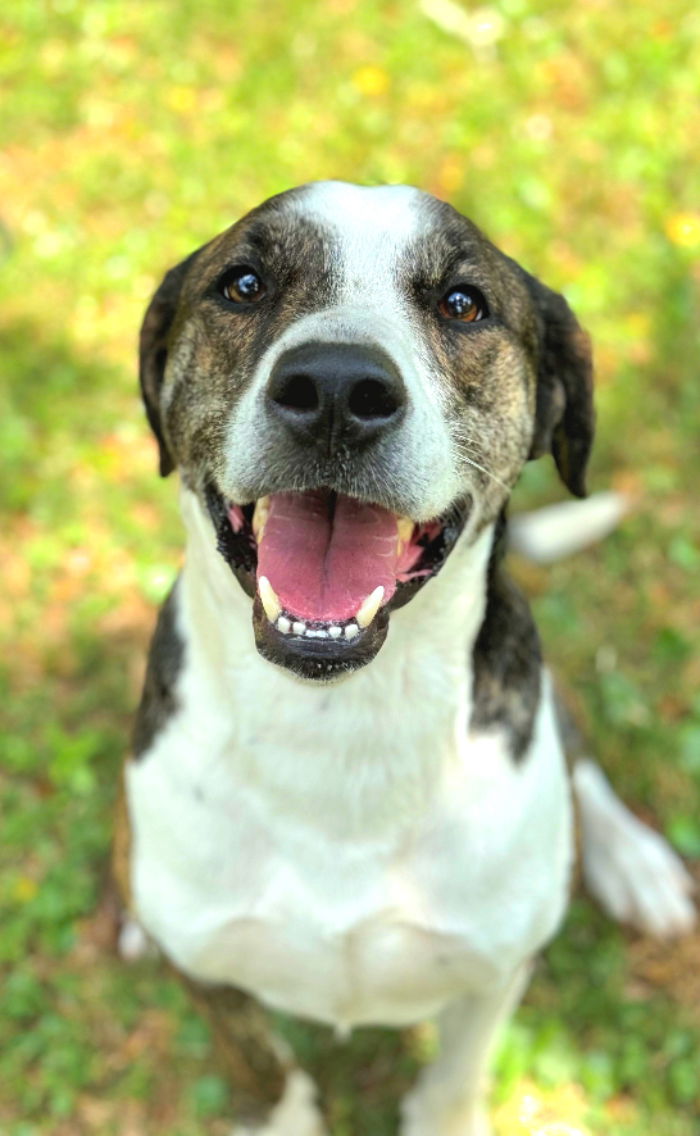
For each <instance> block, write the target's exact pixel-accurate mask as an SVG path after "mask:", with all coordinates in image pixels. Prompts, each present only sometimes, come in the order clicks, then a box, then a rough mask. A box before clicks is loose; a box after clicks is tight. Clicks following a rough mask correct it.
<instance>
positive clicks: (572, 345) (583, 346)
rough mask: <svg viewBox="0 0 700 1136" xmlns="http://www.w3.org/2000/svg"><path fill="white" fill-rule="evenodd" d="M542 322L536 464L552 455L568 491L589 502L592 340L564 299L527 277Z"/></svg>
mask: <svg viewBox="0 0 700 1136" xmlns="http://www.w3.org/2000/svg"><path fill="white" fill-rule="evenodd" d="M525 279H526V282H527V285H528V288H529V290H530V295H531V296H532V298H533V300H534V302H535V307H536V309H537V316H538V322H539V330H538V341H539V342H538V351H539V355H538V369H537V412H536V418H535V432H534V435H533V439H532V449H531V451H530V457H531V458H537V457H540V456H541V455H542V454H544V453H547V452H548V451H551V453H552V454H553V455H554V461H555V462H556V466H557V469H558V470H559V474H560V476H561V479H562V481H563V482H564V484H565V485H566V487H567V489H569V491H570V492H571V493H573V494H574V496H576V497H585V496H586V466H587V464H588V457H589V454H590V452H591V446H592V444H593V430H594V426H595V413H594V410H593V360H592V356H591V345H590V340H589V338H588V335H587V334H586V332H585V331H584V330H583V328H582V327H581V326H580V324H579V323H578V320H577V319H576V317H575V315H574V313H573V312H572V311H571V308H570V307H569V305H568V304H567V302H566V300H565V299H564V297H563V296H561V295H559V293H558V292H553V291H552V290H551V289H550V288H547V287H546V286H545V285H544V284H541V283H540V281H539V280H536V279H535V277H534V276H530V275H529V274H528V273H525Z"/></svg>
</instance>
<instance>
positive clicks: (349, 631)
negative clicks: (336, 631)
mask: <svg viewBox="0 0 700 1136" xmlns="http://www.w3.org/2000/svg"><path fill="white" fill-rule="evenodd" d="M359 634H360V629H359V627H358V626H357V624H356V623H347V624H346V625H345V638H346V639H354V638H355V636H356V635H359Z"/></svg>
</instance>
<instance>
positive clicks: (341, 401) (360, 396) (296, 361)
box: [267, 343, 406, 452]
mask: <svg viewBox="0 0 700 1136" xmlns="http://www.w3.org/2000/svg"><path fill="white" fill-rule="evenodd" d="M267 405H268V409H269V412H270V413H271V414H272V415H273V417H275V418H276V419H277V420H278V421H280V422H282V423H283V424H284V426H285V427H286V429H287V430H288V431H289V432H290V433H291V434H292V435H293V436H294V438H295V439H296V440H297V441H300V442H303V443H306V444H308V443H313V444H315V445H318V446H322V447H324V448H325V449H326V451H328V452H330V451H332V450H333V449H335V448H336V447H337V446H338V445H341V444H343V443H346V444H347V443H353V444H354V445H355V446H357V445H358V444H364V443H368V442H372V441H374V440H375V439H377V438H379V437H380V436H381V435H383V434H385V433H386V432H388V431H389V430H391V429H393V427H395V426H396V425H397V424H398V423H399V421H400V420H401V418H402V417H403V414H404V411H405V408H406V389H405V387H404V384H403V379H402V378H401V374H400V372H399V369H398V367H397V366H396V364H395V363H394V362H393V361H392V360H391V359H390V358H389V356H388V355H385V354H384V352H383V351H381V350H380V349H379V348H375V347H370V346H366V345H364V344H353V343H304V344H302V345H301V346H299V347H293V348H291V349H290V350H289V351H285V353H284V354H283V355H281V356H280V357H279V359H278V360H277V362H276V363H275V365H274V367H273V370H272V374H271V375H270V381H269V383H268V387H267Z"/></svg>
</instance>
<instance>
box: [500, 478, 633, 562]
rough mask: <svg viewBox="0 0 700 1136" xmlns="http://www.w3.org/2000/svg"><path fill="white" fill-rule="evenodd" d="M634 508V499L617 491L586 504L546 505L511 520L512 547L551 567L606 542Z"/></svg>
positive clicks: (595, 495) (509, 533)
mask: <svg viewBox="0 0 700 1136" xmlns="http://www.w3.org/2000/svg"><path fill="white" fill-rule="evenodd" d="M631 506H632V501H631V498H630V497H628V496H626V495H625V494H624V493H617V492H615V491H614V490H609V491H608V492H606V493H594V494H593V496H592V497H587V498H586V499H585V500H584V501H562V502H560V503H558V504H556V505H546V506H545V507H544V508H543V509H535V510H534V511H533V512H531V513H521V514H520V515H519V516H516V517H513V518H512V519H511V521H510V524H509V529H508V539H509V545H510V547H511V548H512V549H513V550H514V551H515V552H518V553H520V555H521V556H524V557H525V558H526V559H527V560H534V561H536V562H537V563H538V564H551V563H552V562H553V561H555V560H563V559H564V557H565V556H571V555H572V554H573V553H575V552H580V551H581V549H583V548H587V547H588V546H589V545H591V544H597V543H598V541H601V540H603V538H604V537H606V536H608V534H609V533H611V532H613V530H614V529H616V528H617V526H618V525H619V524H620V522H621V521H622V519H623V517H625V516H626V514H627V513H628V512H629V511H630V508H631Z"/></svg>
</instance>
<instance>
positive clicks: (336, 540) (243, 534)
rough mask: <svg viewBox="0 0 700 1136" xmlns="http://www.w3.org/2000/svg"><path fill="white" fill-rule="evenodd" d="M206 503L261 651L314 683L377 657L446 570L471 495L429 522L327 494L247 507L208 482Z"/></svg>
mask: <svg viewBox="0 0 700 1136" xmlns="http://www.w3.org/2000/svg"><path fill="white" fill-rule="evenodd" d="M205 497H206V503H207V507H208V511H209V514H210V516H211V519H212V522H213V524H214V529H215V532H216V539H217V547H218V550H219V552H220V553H221V555H222V556H223V557H224V559H225V560H226V563H227V564H228V566H229V568H230V569H231V571H232V572H233V574H234V575H235V576H236V579H237V580H238V582H239V584H240V585H241V587H242V588H243V590H244V591H245V592H246V594H247V595H249V596H250V597H251V598H252V600H253V605H252V608H253V612H252V615H253V633H254V636H255V644H256V647H257V649H258V651H259V652H260V654H261V655H262V656H263V658H265V659H267V660H268V661H269V662H271V663H274V664H275V665H277V666H280V667H284V668H285V669H286V670H288V671H290V672H291V673H292V674H294V675H295V676H297V677H298V678H300V679H306V680H310V681H315V682H330V681H335V680H338V679H340V678H342V677H344V676H346V675H349V674H352V673H353V671H356V670H359V669H360V668H361V667H364V666H366V665H367V664H368V663H370V662H371V661H372V659H374V658H375V656H376V655H377V653H378V651H379V650H380V649H381V647H382V644H383V643H384V641H385V639H386V637H387V633H388V629H389V616H390V613H391V612H392V611H393V610H395V609H396V608H399V607H402V606H403V605H404V604H406V603H408V602H410V600H411V599H412V598H413V596H414V595H415V594H416V592H418V591H419V590H420V589H421V588H423V587H424V586H425V584H426V583H427V582H428V581H429V580H430V579H432V578H433V577H434V576H435V575H436V574H437V573H438V572H439V571H440V569H441V567H442V565H443V564H444V563H445V561H446V560H447V558H448V556H449V555H450V553H451V551H452V549H453V548H454V546H455V544H456V542H457V539H458V537H459V535H460V533H461V532H462V530H463V528H464V525H465V523H466V521H467V518H468V516H469V514H470V512H471V506H472V501H471V498H470V497H469V496H466V497H464V498H463V499H462V500H460V501H459V502H457V503H455V504H454V505H452V506H451V507H450V508H449V509H448V510H447V511H446V512H445V513H444V514H443V515H441V516H440V517H437V518H435V519H434V520H432V521H430V522H427V523H426V522H413V521H412V520H410V518H408V517H406V516H404V515H402V514H401V513H399V512H398V511H397V512H394V511H392V510H391V509H388V508H386V507H385V506H384V505H379V504H376V503H373V502H371V501H363V500H361V499H359V498H351V497H347V496H344V495H342V494H337V493H335V492H334V491H332V490H329V489H325V488H323V489H317V490H311V491H307V492H304V493H299V492H289V493H277V494H273V495H271V496H268V497H261V498H260V499H258V501H256V502H254V503H252V504H249V505H245V506H241V505H237V504H235V503H233V502H231V501H229V500H227V499H226V498H225V497H224V495H223V494H222V493H220V492H219V490H218V489H217V488H216V486H215V485H214V483H213V482H210V483H209V484H208V485H207V487H206V491H205Z"/></svg>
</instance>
